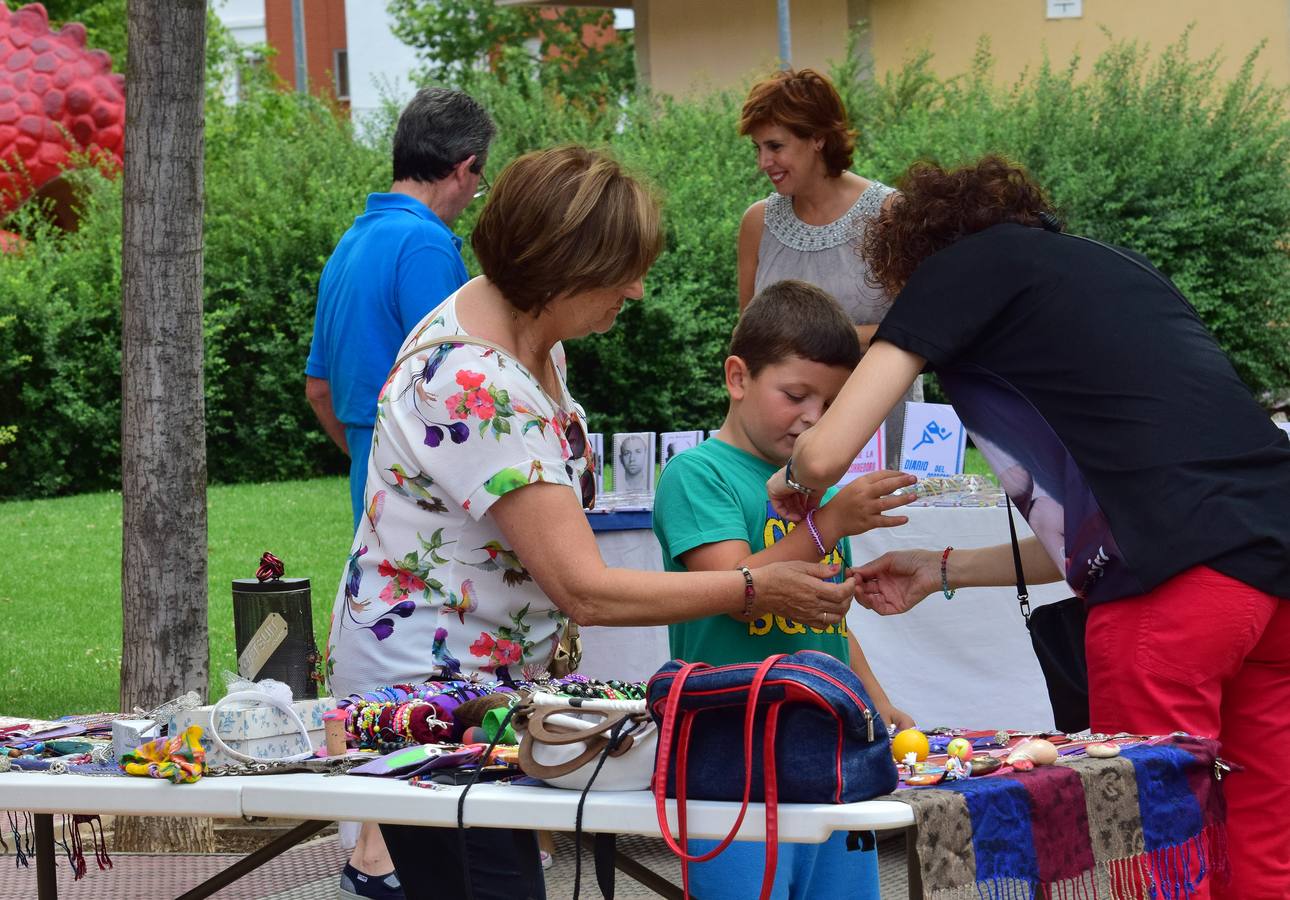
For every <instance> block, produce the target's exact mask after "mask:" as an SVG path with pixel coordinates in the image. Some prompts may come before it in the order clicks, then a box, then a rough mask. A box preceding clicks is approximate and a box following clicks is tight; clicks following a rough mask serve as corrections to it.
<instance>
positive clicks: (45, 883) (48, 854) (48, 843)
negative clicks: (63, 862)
mask: <svg viewBox="0 0 1290 900" xmlns="http://www.w3.org/2000/svg"><path fill="white" fill-rule="evenodd" d="M34 818H35V820H36V896H37V897H39V898H40V900H58V873H57V872H55V871H54V815H53V813H35V815H34Z"/></svg>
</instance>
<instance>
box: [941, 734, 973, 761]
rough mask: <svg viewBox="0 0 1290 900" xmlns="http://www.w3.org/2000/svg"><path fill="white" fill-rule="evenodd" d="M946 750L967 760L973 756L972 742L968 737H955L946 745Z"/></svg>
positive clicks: (951, 754)
mask: <svg viewBox="0 0 1290 900" xmlns="http://www.w3.org/2000/svg"><path fill="white" fill-rule="evenodd" d="M945 752H946V753H948V754H949V755H950V756H957V757H958V758H959V759H961V760H963V761H964V762H967V761H968V760H970V759H971V758H972V742H971V741H969V740H968V739H967V738H961V737H959V738H955V739H954V740H952V741H950V742H949V744H947V745H946V747H945Z"/></svg>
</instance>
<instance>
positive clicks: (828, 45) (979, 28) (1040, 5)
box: [497, 0, 1290, 95]
mask: <svg viewBox="0 0 1290 900" xmlns="http://www.w3.org/2000/svg"><path fill="white" fill-rule="evenodd" d="M497 2H499V3H528V4H531V5H536V0H497ZM582 5H587V6H599V5H604V4H603V0H602V2H601V3H595V2H582ZM615 5H617V6H620V7H622V8H630V9H632V11H633V12H634V14H635V39H636V48H637V65H638V69H639V72H640V74H641V77H642V79H643V80H644V81H645V82H647V83H648V84H649V85H650V86H651V87H653V88H654V89H655V90H657V91H660V92H663V93H668V94H674V95H681V94H686V93H691V92H694V91H704V90H710V89H713V88H726V87H739V86H742V85H744V84H746V83H747V82H748V81H750V80H752V79H754V78H756V77H757V76H758V75H760V74H763V73H765V72H767V71H769V70H770V69H772V68H774V67H775V66H776V65H777V64H778V63H779V39H778V34H779V32H778V14H777V6H778V4H777V2H776V0H620V2H619V3H618V4H615ZM789 6H790V14H789V21H790V26H791V36H792V37H791V62H792V64H793V65H794V66H796V67H798V68H801V67H803V66H812V67H816V68H822V69H826V68H827V67H828V65H829V63H830V62H831V61H833V60H840V59H842V58H843V56H844V54H845V53H846V48H847V35H848V33H849V32H850V30H851V29H852V28H854V27H856V26H857V25H858V24H860V23H867V30H866V31H865V32H864V36H863V39H862V40H861V43H860V52H861V53H862V54H863V55H864V56H865V57H866V59H867V61H868V62H870V63H871V64H872V66H873V71H874V72H875V73H876V74H878V75H879V76H881V75H882V74H883V73H884V72H887V71H891V70H892V69H896V68H899V67H900V66H901V65H902V64H903V63H904V62H905V60H907V59H909V58H910V57H911V56H912V55H914V54H917V53H918V52H920V51H922V50H928V51H930V52H931V53H932V68H933V69H934V70H935V71H936V72H938V73H940V74H942V75H951V74H957V73H960V72H963V71H965V70H966V69H967V68H968V66H969V65H970V63H971V60H972V57H973V54H974V53H975V52H976V48H977V43H978V40H979V39H980V38H981V37H983V36H984V37H986V38H988V39H989V41H990V46H991V50H992V52H993V54H994V57H995V75H996V77H997V78H998V80H999V81H1000V83H1004V84H1006V83H1009V82H1011V81H1014V80H1015V79H1016V78H1017V77H1018V76H1019V75H1020V74H1021V73H1022V72H1023V71H1025V70H1026V69H1027V68H1031V67H1034V66H1036V65H1037V64H1038V63H1039V62H1040V61H1041V60H1042V59H1043V55H1044V53H1045V51H1047V53H1048V55H1049V57H1050V58H1051V59H1053V60H1054V61H1056V62H1058V63H1059V64H1062V65H1064V64H1065V63H1066V62H1067V61H1068V60H1069V59H1070V58H1071V57H1072V55H1073V54H1075V53H1079V54H1080V56H1081V58H1082V59H1083V60H1084V63H1085V65H1087V64H1088V63H1089V62H1091V60H1093V59H1094V58H1096V57H1097V56H1098V55H1099V54H1100V53H1101V51H1102V50H1104V49H1105V48H1106V47H1107V46H1108V43H1109V40H1108V38H1107V36H1106V34H1105V33H1104V31H1103V29H1106V30H1108V31H1109V32H1110V33H1111V35H1112V37H1113V38H1115V39H1132V40H1137V41H1142V42H1145V43H1147V44H1149V45H1150V46H1151V48H1152V49H1156V50H1158V49H1160V48H1162V47H1164V46H1166V45H1168V44H1171V43H1173V42H1174V41H1176V40H1177V39H1178V38H1179V37H1180V36H1181V35H1182V33H1183V31H1184V30H1185V29H1186V28H1187V27H1188V26H1189V25H1192V26H1193V30H1192V33H1191V38H1190V40H1191V49H1192V54H1193V56H1196V57H1200V56H1204V55H1207V54H1209V53H1211V52H1214V51H1218V52H1220V53H1221V54H1222V55H1223V57H1224V59H1225V61H1224V63H1223V65H1222V67H1221V69H1220V74H1221V75H1222V76H1223V77H1230V76H1231V75H1233V74H1234V73H1235V72H1236V70H1237V69H1238V68H1239V66H1240V64H1241V62H1242V61H1243V59H1244V58H1245V56H1246V54H1248V53H1249V52H1250V51H1251V50H1253V49H1254V48H1255V47H1257V46H1259V44H1260V43H1263V42H1266V46H1265V47H1264V49H1263V52H1262V53H1261V55H1260V58H1259V61H1258V65H1257V71H1258V73H1259V74H1260V75H1263V76H1266V77H1267V78H1268V80H1269V81H1270V82H1271V83H1273V84H1277V85H1286V84H1290V2H1288V0H1228V2H1226V3H1215V2H1213V0H1127V2H1126V0H791V2H790V4H789Z"/></svg>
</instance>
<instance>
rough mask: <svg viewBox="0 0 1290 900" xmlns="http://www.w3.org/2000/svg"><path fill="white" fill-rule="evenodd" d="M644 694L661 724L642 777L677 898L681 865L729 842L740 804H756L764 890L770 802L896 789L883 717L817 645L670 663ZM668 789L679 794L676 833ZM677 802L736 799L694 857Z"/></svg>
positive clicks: (770, 865) (770, 846)
mask: <svg viewBox="0 0 1290 900" xmlns="http://www.w3.org/2000/svg"><path fill="white" fill-rule="evenodd" d="M646 702H647V704H648V707H649V711H650V714H651V715H652V716H653V717H654V720H655V721H656V722H658V723H659V739H658V758H657V760H656V762H655V767H654V780H653V784H652V789H653V792H654V800H655V807H656V809H657V813H658V821H659V830H660V831H661V832H662V835H663V838H664V840H666V841H667V843H668V846H669V847H670V848H671V849H672V852H673V853H675V854H677V856H679V857H680V859H681V877H682V880H683V882H684V886H685V892H686V895H687V896H688V895H689V869H688V863H691V862H706V861H707V860H709V859H712V858H714V857H715V856H717V855H718V854H719V853H721V852H722V851H723V850H725V849H726V847H728V846H730V843H731V841H733V840H734V838H735V835H736V834H737V833H738V832H739V826H740V825H741V824H742V823H743V819H744V814H745V813H746V812H747V810H748V804H749V802H764V803H765V804H766V867H765V869H764V871H763V879H762V892H761V896H762V897H763V898H765V897H768V896H770V889H771V887H772V885H773V884H774V881H775V867H776V861H777V852H776V850H777V846H776V841H777V833H778V832H777V821H778V813H777V804H778V802H779V801H780V800H783V801H785V802H787V803H855V802H859V801H861V800H869V799H872V798H873V797H878V796H881V795H883V794H888V793H890V792H891V791H893V790H895V788H896V765H895V762H894V761H893V760H892V757H891V740H890V738H889V737H888V734H887V726H886V724H885V723H884V722H883V721H882V718H881V717H880V716H879V715H878V712H877V710H876V708H875V707H874V705H873V702H872V701H871V700H870V699H869V696H868V695H867V694H866V693H865V690H864V686H863V685H862V684H861V683H860V679H859V678H857V677H856V675H855V673H854V672H852V671H851V669H850V668H849V667H848V666H847V665H846V664H845V663H843V662H841V661H839V660H837V659H835V658H834V657H832V656H829V655H828V654H827V653H821V652H819V651H817V650H800V651H798V652H797V653H793V654H779V655H777V656H771V657H769V658H767V659H766V660H764V661H762V662H760V663H741V664H736V665H729V666H709V665H706V664H705V663H686V662H682V661H680V660H673V661H672V662H669V663H667V664H666V665H664V666H663V667H662V668H661V669H659V670H658V672H656V673H655V674H654V676H653V677H652V678H651V679H650V681H649V689H648V692H647V695H646ZM740 760H742V765H740V762H739V761H740ZM667 797H675V798H676V801H677V804H676V819H677V838H675V839H674V838H673V837H672V834H671V828H670V827H669V825H668V821H667V804H666V802H665V798H667ZM687 798H694V799H697V800H735V801H740V802H741V803H742V806H741V808H740V810H739V815H738V817H737V818H736V819H735V824H734V826H733V827H732V828H731V829H730V833H729V834H727V835H726V837H725V838H724V839H723V840H722V841H720V842H719V843H718V844H717V846H716V847H714V848H713V849H712V850H711V851H709V852H708V853H706V854H703V855H701V856H698V855H696V856H691V855H689V854H688V852H687V850H686V841H687V831H686V809H685V803H686V800H687Z"/></svg>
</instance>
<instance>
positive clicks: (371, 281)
mask: <svg viewBox="0 0 1290 900" xmlns="http://www.w3.org/2000/svg"><path fill="white" fill-rule="evenodd" d="M467 277H468V276H467V274H466V264H465V263H464V262H463V261H462V258H461V238H459V237H457V236H456V235H455V234H453V233H452V231H450V230H449V229H448V226H447V225H445V224H444V223H443V221H442V220H441V219H440V218H439V217H438V216H436V215H435V214H434V213H433V212H432V211H431V210H430V208H429V207H428V206H426V205H425V204H424V203H421V202H420V201H419V200H416V199H414V198H412V197H409V196H408V195H406V194H369V195H368V197H367V208H366V209H365V210H364V211H363V214H362V215H361V216H359V217H358V218H356V219H355V220H354V224H353V225H351V226H350V228H349V230H348V231H346V232H345V234H344V236H342V237H341V239H340V243H338V244H337V245H336V250H335V251H334V252H333V253H332V255H331V258H330V259H329V260H327V265H326V267H325V268H324V269H323V273H322V279H321V280H320V281H319V283H318V307H317V310H316V311H315V313H314V336H313V343H312V344H311V345H310V348H309V361H308V363H307V364H306V365H305V373H306V374H307V375H311V376H313V377H314V378H321V379H324V380H325V381H327V382H328V384H329V386H330V388H331V401H332V409H333V410H334V411H335V413H336V417H337V418H338V419H340V421H341V422H343V423H344V424H345V431H346V435H347V437H348V439H349V444H350V456H351V460H352V465H351V469H350V486H351V492H352V493H353V495H354V499H355V522H356V523H357V519H358V510H359V508H361V505H362V492H363V481H364V480H365V479H366V477H367V453H368V449H369V447H370V444H371V429H372V426H373V425H374V424H375V421H376V397H377V395H378V394H379V393H380V390H381V385H383V384H384V383H385V378H386V376H387V375H388V374H389V371H390V366H391V365H393V363H394V360H395V358H396V357H397V356H398V352H399V347H400V346H402V344H403V340H404V338H406V337H407V335H408V333H409V332H410V331H412V328H413V327H414V326H415V325H416V324H417V323H418V322H420V321H421V319H422V318H424V317H425V315H426V313H428V312H430V310H432V309H434V308H435V307H436V306H438V305H439V304H440V303H441V302H442V301H443V300H444V299H445V298H447V297H448V296H449V295H451V294H452V292H453V291H455V290H457V288H459V287H461V286H462V285H463V284H465V283H466V279H467Z"/></svg>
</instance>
